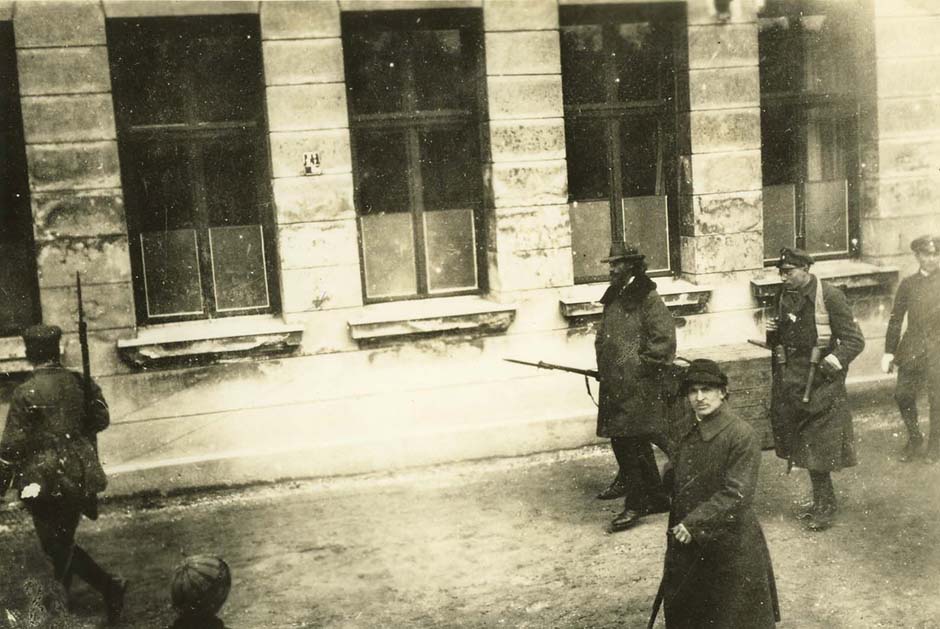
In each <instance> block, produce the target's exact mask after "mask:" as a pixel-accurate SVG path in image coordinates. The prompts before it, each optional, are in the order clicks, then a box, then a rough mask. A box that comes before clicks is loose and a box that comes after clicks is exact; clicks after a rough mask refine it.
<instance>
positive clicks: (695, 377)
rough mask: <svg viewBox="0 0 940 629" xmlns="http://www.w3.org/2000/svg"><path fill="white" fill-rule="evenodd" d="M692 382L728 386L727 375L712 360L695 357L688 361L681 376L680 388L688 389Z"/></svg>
mask: <svg viewBox="0 0 940 629" xmlns="http://www.w3.org/2000/svg"><path fill="white" fill-rule="evenodd" d="M693 384H705V385H709V386H714V387H726V386H728V376H726V375H725V372H723V371H722V370H721V367H719V366H718V363H716V362H715V361H714V360H710V359H708V358H696V359H695V360H693V361H692V362H691V363H689V367H688V369H686V370H685V376H684V377H683V378H682V388H683V389H688V388H689V387H690V386H692V385H693Z"/></svg>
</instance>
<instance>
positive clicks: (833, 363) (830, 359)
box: [823, 354, 842, 371]
mask: <svg viewBox="0 0 940 629" xmlns="http://www.w3.org/2000/svg"><path fill="white" fill-rule="evenodd" d="M823 361H824V362H826V363H828V364H829V366H830V367H832V369H833V371H842V363H841V362H839V359H838V358H836V357H835V356H833V355H832V354H826V357H825V358H823Z"/></svg>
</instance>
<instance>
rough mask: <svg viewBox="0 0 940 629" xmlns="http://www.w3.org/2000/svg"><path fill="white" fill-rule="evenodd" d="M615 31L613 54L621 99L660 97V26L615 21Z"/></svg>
mask: <svg viewBox="0 0 940 629" xmlns="http://www.w3.org/2000/svg"><path fill="white" fill-rule="evenodd" d="M614 34H615V38H614V41H613V50H612V54H613V55H614V57H615V59H616V60H617V87H618V95H619V99H620V101H621V102H629V101H642V100H657V99H659V98H660V82H661V77H662V70H661V66H662V64H663V61H664V56H663V53H664V49H663V46H662V45H661V42H660V41H659V39H660V38H661V37H662V36H663V33H662V32H661V30H659V29H656V28H654V27H653V25H651V24H647V23H636V24H618V25H617V27H616V29H615V30H614ZM663 96H666V94H663Z"/></svg>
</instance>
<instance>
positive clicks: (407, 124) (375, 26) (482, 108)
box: [340, 8, 488, 304]
mask: <svg viewBox="0 0 940 629" xmlns="http://www.w3.org/2000/svg"><path fill="white" fill-rule="evenodd" d="M340 21H341V33H342V35H341V36H342V40H343V58H344V59H343V60H344V66H345V68H346V90H347V93H346V101H347V107H348V113H349V133H350V152H351V156H352V165H353V166H352V175H353V200H354V205H355V211H356V223H357V229H356V232H357V241H358V248H359V260H360V266H359V268H360V281H361V290H362V298H363V303H365V304H373V303H385V302H393V301H407V300H418V299H433V298H439V297H452V296H460V295H479V294H482V293H484V292H485V291H486V290H487V284H488V278H487V265H486V263H485V260H486V225H485V217H484V212H483V209H484V198H485V192H484V177H483V165H484V161H485V158H484V154H485V153H484V151H485V150H486V149H485V147H486V145H487V144H486V137H485V134H484V123H485V120H484V119H485V113H486V81H485V63H484V30H483V15H482V12H481V11H480V10H479V9H459V8H453V9H447V8H437V9H406V10H387V11H343V12H342V14H341V16H340ZM441 29H447V30H459V31H460V32H461V37H462V38H464V41H467V42H468V43H469V44H468V57H466V58H465V59H464V61H465V62H468V63H470V64H471V68H472V71H471V73H470V74H471V75H472V76H473V77H474V79H475V85H474V86H472V88H471V89H470V90H469V91H470V96H471V100H470V102H467V103H466V107H463V108H460V109H438V110H429V109H425V110H422V109H418V108H417V91H418V81H417V79H416V77H415V76H414V67H413V66H414V63H413V62H414V60H415V58H416V57H415V54H420V53H415V49H414V48H413V46H415V44H413V43H412V40H411V39H410V33H413V32H415V31H421V30H441ZM389 31H391V32H395V33H399V34H404V36H405V37H409V43H408V44H407V46H408V52H409V55H408V57H407V60H406V62H405V68H403V70H404V73H405V77H406V78H405V79H404V88H405V89H404V93H402V94H401V96H402V98H403V101H404V105H403V107H402V108H401V109H400V110H398V111H392V112H380V113H358V112H357V111H355V99H354V97H353V95H352V91H353V90H354V89H355V87H356V86H355V85H354V84H353V81H351V79H350V68H352V67H354V63H355V60H354V59H353V55H354V54H355V52H354V51H353V50H352V49H353V45H352V44H351V42H350V40H351V39H352V38H354V37H357V36H362V35H363V34H369V33H384V32H389ZM455 125H456V126H458V127H459V128H464V129H467V130H469V131H470V132H471V133H472V134H473V135H475V141H476V146H475V148H476V151H475V158H476V159H475V160H474V163H475V164H476V165H478V166H479V168H480V173H479V181H478V188H479V191H478V194H477V198H476V200H475V201H473V202H472V203H469V204H468V207H466V208H446V209H441V210H440V211H449V210H451V209H469V210H471V212H472V217H473V223H474V225H473V230H472V237H473V243H472V252H473V262H474V269H475V276H476V286H475V287H473V288H460V289H454V290H440V291H432V290H431V289H430V287H429V281H428V279H429V278H428V260H427V243H426V238H425V233H424V230H425V216H426V214H428V213H431V212H433V210H428V209H427V208H426V203H425V200H424V195H423V189H424V185H423V177H424V175H423V173H422V170H421V168H420V164H421V138H422V137H423V134H425V133H427V132H428V131H432V130H434V129H446V128H448V127H452V126H455ZM366 131H379V132H383V131H384V132H393V131H397V132H400V133H403V134H404V135H405V138H406V139H405V161H406V164H405V173H406V175H405V176H406V180H407V181H406V183H407V190H408V205H409V209H408V211H407V212H392V213H385V212H379V213H377V214H372V215H386V214H406V213H407V214H409V215H410V216H411V229H412V245H413V247H414V249H413V251H414V276H415V289H416V292H414V293H411V294H400V295H385V296H370V295H369V293H368V279H367V275H366V258H367V252H366V243H365V238H364V229H363V225H362V221H363V219H364V218H365V217H367V216H369V215H370V213H367V212H365V211H364V205H365V203H364V201H363V199H362V184H361V182H362V176H363V172H362V171H363V170H364V169H361V168H360V167H359V159H360V156H361V154H362V149H361V148H360V147H359V146H357V134H358V133H360V132H366Z"/></svg>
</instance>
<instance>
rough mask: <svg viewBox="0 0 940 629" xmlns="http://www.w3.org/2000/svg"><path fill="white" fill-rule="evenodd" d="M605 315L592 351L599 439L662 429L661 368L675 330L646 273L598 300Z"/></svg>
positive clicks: (666, 361)
mask: <svg viewBox="0 0 940 629" xmlns="http://www.w3.org/2000/svg"><path fill="white" fill-rule="evenodd" d="M601 303H603V304H604V317H603V319H602V320H601V323H600V326H599V328H598V330H597V336H596V337H595V340H594V350H595V352H596V354H597V369H598V372H599V373H600V381H601V384H600V402H599V404H598V412H597V436H598V437H608V438H609V437H635V436H637V435H645V434H651V433H664V432H665V426H664V419H663V415H664V412H665V405H664V401H663V391H662V378H663V371H664V370H665V369H667V368H668V367H669V365H671V363H672V359H673V358H674V357H675V353H676V328H675V323H674V322H673V320H672V315H671V314H670V313H669V310H668V309H667V308H666V305H665V304H664V303H663V300H662V298H661V297H660V296H659V293H657V292H656V284H655V283H654V282H653V280H651V279H650V278H648V277H647V276H646V275H645V274H642V273H641V274H639V275H637V276H636V277H635V278H634V279H633V281H632V282H630V283H629V284H628V285H627V286H625V287H619V286H613V285H612V286H610V287H609V288H608V289H607V292H605V293H604V296H603V297H602V298H601Z"/></svg>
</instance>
